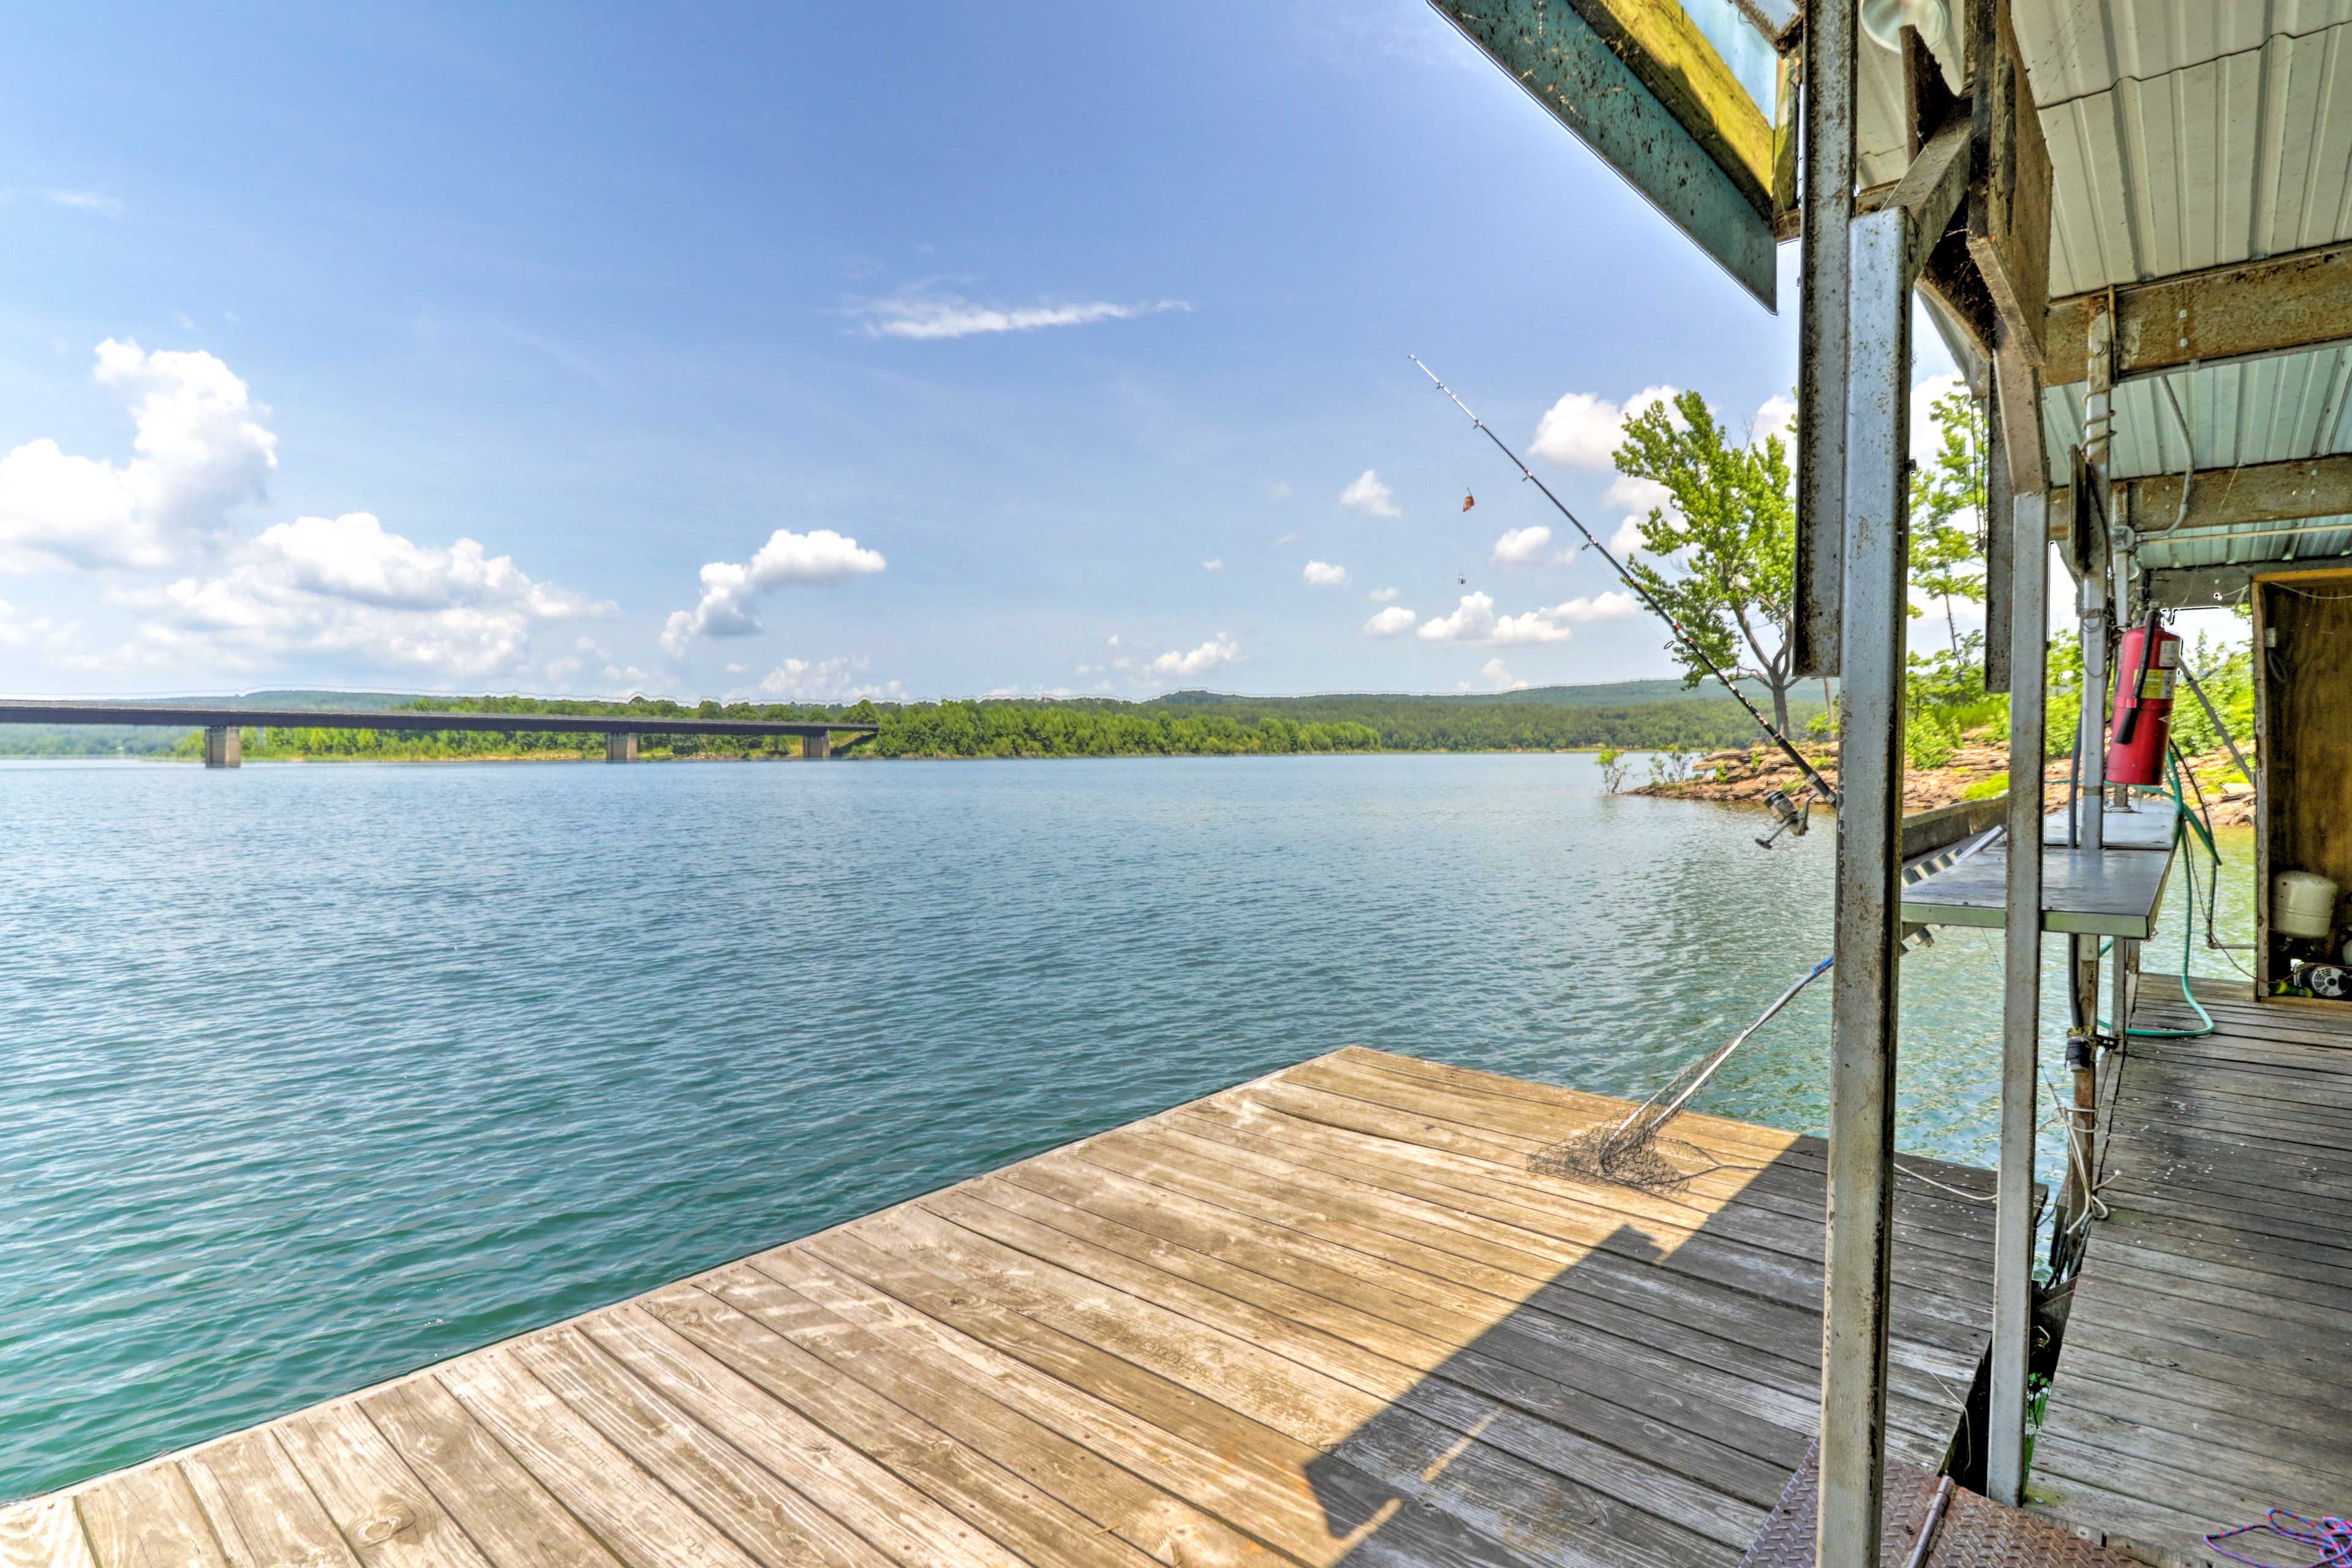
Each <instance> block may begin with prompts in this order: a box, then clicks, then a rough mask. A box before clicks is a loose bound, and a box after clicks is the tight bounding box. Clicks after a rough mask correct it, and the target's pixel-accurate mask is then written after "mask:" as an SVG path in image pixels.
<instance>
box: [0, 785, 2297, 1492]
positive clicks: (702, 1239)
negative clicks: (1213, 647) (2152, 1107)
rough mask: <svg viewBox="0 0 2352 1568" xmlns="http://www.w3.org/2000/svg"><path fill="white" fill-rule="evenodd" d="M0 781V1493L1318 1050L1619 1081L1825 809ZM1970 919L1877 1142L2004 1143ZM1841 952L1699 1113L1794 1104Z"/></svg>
mask: <svg viewBox="0 0 2352 1568" xmlns="http://www.w3.org/2000/svg"><path fill="white" fill-rule="evenodd" d="M1636 771H1637V775H1638V772H1639V770H1638V769H1637V770H1636ZM1816 820H1817V822H1824V823H1825V821H1826V819H1825V818H1822V817H1820V816H1817V817H1816ZM0 823H5V834H0V879H5V886H6V887H7V888H8V889H9V897H8V899H7V900H6V901H5V906H0V952H5V953H6V955H7V962H6V963H5V967H4V968H0V1020H5V1024H0V1068H5V1074H6V1081H7V1086H8V1087H7V1093H6V1099H5V1116H0V1499H5V1498H9V1497H15V1496H18V1495H22V1494H25V1493H28V1492H34V1491H39V1490H44V1489H48V1488H51V1487H55V1486H59V1485H63V1484H65V1483H67V1482H69V1481H72V1480H74V1479H78V1478H79V1477H82V1476H86V1475H89V1474H91V1473H94V1472H97V1471H100V1470H103V1469H108V1468H113V1467H116V1466H120V1465H123V1464H127V1463H131V1462H132V1461H135V1460H138V1459H141V1458H146V1457H147V1456H149V1455H152V1454H154V1453H157V1452H160V1451H163V1450H164V1449H167V1448H172V1447H178V1446H180V1445H183V1444H186V1443H190V1442H194V1441H195V1440H197V1439H199V1438H203V1437H206V1436H213V1435H215V1434H217V1433H220V1432H222V1431H225V1430H227V1429H229V1428H232V1427H235V1426H240V1425H243V1424H246V1423H248V1422H252V1421H256V1420H259V1419H262V1418H264V1417H267V1416H269V1415H276V1414H278V1413H281V1412H283V1411H286V1410H289V1409H291V1408H294V1407H297V1406H299V1405H306V1404H309V1403H311V1402H313V1401H316V1400H319V1399H321V1398H325V1397H327V1396H330V1395H332V1394H340V1393H343V1392H347V1391H349V1390H351V1389H353V1388H356V1387H359V1386H362V1385H363V1384H369V1383H372V1382H374V1381H376V1380H378V1379H381V1378H384V1377H387V1376H391V1375H394V1374H395V1373H401V1372H404V1371H406V1370H408V1369H410V1368H413V1367H415V1366H417V1365H419V1364H421V1363H426V1362H431V1361H434V1360H437V1359H439V1358H441V1357H444V1356H447V1355H450V1354H453V1353H455V1352H459V1351H463V1350H466V1349H468V1348H470V1347H472V1346H475V1345H478V1344H481V1343H483V1342H488V1341H490V1340H494V1339H498V1338H499V1337H501V1336H504V1335H508V1334H511V1333H514V1332H517V1331H521V1330H524V1329H528V1328H531V1327H533V1326H536V1325H538V1324H541V1323H545V1322H549V1321H554V1320H556V1319H559V1318H562V1317H565V1316H567V1315H570V1314H572V1313H576V1312H579V1311H583V1310H587V1309H589V1308H592V1307H594V1306H597V1305H599V1304H602V1303H604V1302H608V1301H611V1300H615V1299H617V1298H621V1297H625V1296H628V1295H631V1294H634V1293H635V1292H638V1291H641V1290H645V1289H650V1288H651V1287H653V1286H655V1285H657V1284H659V1283H662V1282H664V1281H666V1280H668V1279H675V1278H677V1277H678V1276H681V1275H684V1274H688V1273H690V1272H692V1271H695V1270H697V1269H700V1268H708V1267H710V1266H712V1265H715V1264H717V1263H719V1262H722V1261H724V1260H726V1259H729V1258H735V1257H739V1256H740V1255H742V1254H744V1253H747V1252H751V1251H754V1250H757V1249H759V1248H761V1247H767V1246H771V1245H772V1244H774V1243H777V1242H780V1241H782V1240H786V1239H788V1238H791V1237H795V1236H800V1235H803V1234H805V1233H807V1232H809V1231H812V1230H814V1229H817V1228H818V1227H820V1226H825V1225H829V1224H832V1223H834V1222H835V1221H838V1220H842V1219H845V1218H847V1217H850V1216H852V1215H858V1214H862V1213H865V1212H866V1211H868V1210H871V1209H874V1208H877V1207H879V1206H881V1205H886V1204H888V1203H891V1202H894V1201H896V1200H898V1199H900V1198H904V1197H907V1196H909V1195H911V1194H916V1193H919V1192H922V1191H925V1190H927V1189H929V1188H931V1187H935V1186H938V1185H940V1184H943V1183H947V1182H950V1181H954V1180H956V1179H959V1178H961V1177H964V1176H968V1175H971V1174H972V1173H976V1172H979V1171H982V1170H986V1169H988V1168H990V1167H992V1166H995V1165H999V1164H1002V1163H1005V1162H1007V1161H1011V1160H1015V1159H1019V1158H1021V1157H1023V1156H1024V1155H1027V1154H1032V1153H1034V1152H1038V1151H1040V1150H1043V1149H1045V1148H1048V1147H1051V1146H1052V1145H1055V1144H1057V1143H1061V1142H1066V1141H1068V1140H1070V1139H1073V1138H1077V1137H1080V1136H1083V1135H1085V1134H1087V1133H1091V1132H1096V1131H1101V1130H1102V1129H1104V1128H1108V1127H1110V1126H1113V1125H1115V1124H1117V1123H1119V1122H1123V1121H1129V1120H1132V1119H1133V1118H1135V1117H1138V1116H1141V1115H1144V1114H1146V1113H1148V1112H1150V1111H1154V1110H1160V1109H1161V1108H1162V1107H1165V1106H1167V1105H1170V1104H1172V1103H1174V1102H1176V1101H1180V1100H1187V1099H1190V1098H1192V1097H1194V1096H1197V1095H1201V1094H1203V1093H1207V1092H1209V1091H1211V1090H1213V1089H1220V1088H1223V1087H1224V1086H1226V1085H1229V1084H1232V1083H1234V1082H1237V1081H1239V1080H1241V1079H1247V1078H1251V1077H1254V1076H1255V1075H1258V1074H1261V1073H1265V1072H1269V1071H1272V1070H1274V1069H1276V1068H1281V1067H1284V1066H1286V1065H1288V1064H1290V1063H1292V1062H1296V1061H1298V1060H1300V1059H1302V1058H1306V1057H1309V1056H1314V1055H1317V1054H1319V1053H1321V1052H1323V1051H1327V1050H1330V1049H1333V1048H1335V1047H1339V1046H1342V1045H1347V1044H1363V1045H1370V1046H1375V1047H1382V1048H1385V1049H1390V1050H1397V1051H1407V1052H1412V1053H1414V1054H1417V1055H1422V1056H1427V1057H1433V1058H1442V1059H1444V1060H1449V1061H1455V1062H1461V1063H1465V1064H1467V1065H1470V1066H1474V1067H1479V1068H1490V1069H1493V1070H1496V1071H1499V1072H1507V1073H1515V1074H1520V1075H1523V1076H1527V1077H1530V1078H1538V1079H1552V1080H1555V1081H1558V1082H1561V1083H1570V1084H1575V1085H1577V1086H1579V1087H1582V1088H1588V1089H1598V1090H1604V1091H1609V1092H1613V1093H1622V1094H1630V1095H1636V1096H1638V1095H1641V1094H1643V1093H1646V1092H1648V1090H1649V1089H1651V1088H1652V1087H1654V1085H1655V1084H1656V1083H1657V1082H1659V1081H1660V1080H1662V1079H1664V1078H1666V1077H1668V1076H1670V1075H1671V1074H1672V1073H1673V1072H1674V1071H1675V1069H1676V1068H1679V1067H1681V1066H1682V1065H1683V1064H1684V1063H1685V1061H1687V1060H1688V1059H1689V1058H1691V1057H1692V1056H1694V1055H1696V1054H1697V1053H1699V1052H1700V1051H1702V1050H1704V1049H1706V1047H1709V1046H1711V1045H1713V1044H1716V1043H1719V1042H1720V1041H1721V1040H1723V1039H1725V1038H1727V1037H1729V1036H1730V1035H1731V1034H1732V1033H1734V1032H1736V1031H1737V1030H1738V1028H1739V1027H1741V1026H1743V1025H1744V1024H1745V1023H1747V1022H1748V1020H1749V1019H1751V1018H1752V1017H1753V1016H1755V1015H1756V1014H1757V1013H1758V1012H1759V1011H1760V1010H1761V1009H1762V1008H1763V1006H1764V1005H1766V1004H1767V1003H1768V1002H1769V1001H1770V999H1771V998H1772V997H1773V996H1775V995H1777V994H1779V992H1780V989H1781V988H1782V987H1783V986H1785V985H1786V984H1788V983H1789V982H1790V981H1791V980H1793V979H1795V978H1796V977H1797V976H1798V975H1799V974H1801V973H1803V972H1804V971H1805V970H1806V969H1808V968H1810V967H1811V965H1812V964H1813V963H1816V962H1817V961H1818V960H1819V959H1820V958H1822V956H1823V955H1824V954H1825V953H1826V952H1828V950H1829V942H1830V908H1829V889H1830V860H1831V850H1832V842H1831V836H1830V835H1829V834H1828V833H1826V832H1817V833H1816V834H1814V835H1813V836H1812V837H1809V838H1807V839H1804V840H1802V841H1800V842H1798V843H1795V844H1793V845H1788V846H1786V847H1781V848H1779V849H1775V850H1773V851H1772V852H1770V853H1769V854H1768V853H1765V852H1763V851H1761V850H1759V849H1757V848H1756V847H1754V846H1753V845H1752V844H1751V843H1750V842H1749V839H1750V837H1752V836H1753V835H1754V834H1756V833H1758V832H1760V831H1762V830H1763V827H1764V826H1765V825H1766V824H1765V819H1764V817H1763V816H1762V814H1761V813H1760V812H1757V811H1755V810H1752V809H1738V808H1731V807H1724V806H1709V805H1688V804H1681V803H1674V802H1662V801H1650V800H1641V799H1633V798H1624V797H1612V796H1610V795H1606V794H1605V793H1603V792H1602V791H1601V786H1600V782H1599V776H1598V773H1597V770H1596V769H1595V768H1594V767H1593V765H1592V763H1591V759H1590V758H1587V757H1580V756H1574V757H1571V756H1468V757H1448V756H1428V757H1423V756H1387V757H1364V758H1311V759H1308V758H1302V759H1266V758H1244V759H1234V760H1230V761H1210V760H1171V761H1120V762H1044V763H896V764H892V763H867V764H856V765H852V764H847V763H845V764H842V765H838V766H824V767H802V766H793V765H779V764H768V765H750V764H739V765H732V766H729V765H719V764H709V765H701V766H691V765H685V764H650V763H649V764H646V765H642V766H637V767H604V766H601V765H585V766H583V765H560V764H546V765H536V766H534V765H517V764H508V765H500V764H477V765H424V766H415V765H412V766H398V765H363V764H340V765H312V766H283V765H281V766H262V765H253V766H247V767H246V768H243V769H241V770H239V771H237V772H235V773H224V772H215V773H205V772H204V771H202V770H200V769H196V768H192V767H186V766H173V765H164V764H155V763H146V764H142V763H87V764H77V763H25V764H11V765H6V766H0ZM2249 845H2250V838H2249V837H2248V836H2244V835H2240V836H2237V837H2235V838H2233V839H2231V840H2229V841H2225V843H2224V846H2223V848H2224V853H2225V854H2230V855H2231V858H2232V861H2233V864H2232V865H2231V868H2230V870H2229V872H2228V873H2227V875H2228V877H2229V878H2230V879H2231V881H2232V883H2233V885H2232V886H2231V887H2230V888H2229V889H2227V890H2226V891H2225V895H2224V918H2223V922H2222V923H2223V928H2224V935H2225V936H2229V935H2230V934H2231V932H2232V931H2235V932H2237V933H2239V934H2238V936H2237V938H2236V939H2237V940H2243V936H2242V933H2243V931H2245V930H2246V929H2247V927H2248V925H2249V923H2250V920H2251V916H2250V912H2249V906H2248V905H2247V903H2246V901H2245V898H2244V895H2243V892H2242V890H2241V888H2240V886H2238V885H2236V884H2242V882H2243V880H2244V879H2245V878H2246V877H2247V875H2248V871H2247V866H2246V862H2247V860H2248V859H2250V858H2251V854H2250V849H2249V848H2247V846H2249ZM2233 851H2234V852H2233ZM2179 880H2180V879H2179V876H2178V875H2177V874H2176V876H2175V879H2174V899H2175V905H2176V907H2175V910H2174V912H2173V913H2172V914H2171V915H2170V916H2169V917H2168V920H2169V921H2170V923H2169V925H2168V931H2167V933H2165V934H2161V935H2159V937H2158V941H2157V942H2156V943H2155V944H2153V946H2152V949H2151V952H2150V960H2151V966H2152V967H2165V968H2169V967H2172V966H2173V964H2174V963H2176V962H2177V955H2178V953H2179V930H2180V926H2179V912H2178V900H2179ZM2052 951H2053V954H2054V952H2055V951H2056V949H2055V946H2054V945H2053V950H2052ZM2210 959H2211V961H2210V962H2208V955H2205V954H2203V953H2201V952H2200V969H2210V970H2217V971H2218V968H2219V956H2218V955H2210ZM1998 964H1999V946H1998V937H1997V935H1996V933H1991V932H1952V933H1948V934H1947V935H1945V936H1944V937H1943V938H1942V939H1941V940H1939V941H1938V942H1937V945H1936V946H1935V948H1934V949H1932V950H1931V951H1929V952H1925V953H1921V954H1916V955H1914V956H1913V957H1912V958H1910V959H1909V960H1907V961H1906V966H1905V976H1904V989H1905V1038H1904V1046H1903V1051H1904V1054H1903V1058H1902V1131H1903V1142H1904V1143H1905V1144H1906V1147H1908V1148H1911V1149H1915V1150H1917V1151H1921V1152H1932V1153H1937V1154H1941V1155H1945V1156H1948V1157H1950V1158H1954V1159H1958V1160H1966V1161H1971V1162H1976V1163H1989V1162H1990V1156H1991V1151H1992V1147H1993V1139H1994V1124H1993V1108H1994V1095H1993V1083H1994V1075H1995V1067H1996V1056H1997V1032H1998V1026H1999V1011H2000V987H1999V970H1998ZM2053 973H2054V971H2053ZM2052 989H2053V990H2054V987H2053V988H2052ZM2051 1000H2052V1001H2053V1003H2054V1002H2055V1001H2056V998H2055V997H2054V995H2053V997H2052V998H2051ZM1827 1002H1828V987H1827V984H1826V983H1823V984H1821V985H1817V986H1816V987H1814V988H1813V990H1812V991H1811V992H1809V993H1808V994H1806V996H1805V997H1803V998H1802V999H1801V1002H1800V1004H1799V1005H1797V1006H1795V1007H1792V1008H1791V1009H1790V1012H1788V1013H1787V1014H1784V1015H1783V1016H1782V1017H1781V1018H1780V1020H1778V1021H1776V1022H1775V1023H1774V1025H1773V1026H1771V1027H1770V1029H1769V1031H1768V1032H1767V1033H1766V1034H1764V1035H1762V1036H1760V1037H1759V1038H1758V1039H1757V1040H1756V1041H1755V1042H1754V1043H1753V1044H1751V1045H1750V1046H1749V1047H1748V1048H1747V1050H1745V1051H1744V1052H1743V1053H1742V1054H1741V1057H1739V1058H1734V1060H1733V1063H1732V1064H1731V1066H1729V1067H1728V1068H1727V1069H1726V1070H1725V1072H1724V1074H1723V1075H1722V1077H1721V1079H1719V1081H1718V1083H1717V1086H1715V1087H1714V1088H1712V1089H1710V1091H1709V1092H1708V1094H1707V1096H1706V1100H1705V1101H1704V1105H1705V1108H1706V1109H1708V1110H1716V1111H1719V1112H1722V1113H1725V1114H1727V1115H1733V1116H1739V1117H1745V1118H1748V1119H1750V1120H1753V1121H1764V1122H1769V1123H1771V1124H1774V1125H1777V1126H1781V1127H1787V1128H1791V1129H1799V1130H1807V1131H1820V1130H1821V1129H1822V1125H1823V1121H1824V1119H1825V1110H1826V1089H1825V1083H1824V1071H1825V1058H1826V1042H1827V1022H1826V1020H1827ZM2052 1025H2053V1029H2056V1030H2063V1006H2060V1005H2053V1008H2052ZM2052 1038H2055V1036H2054V1035H2053V1037H2052ZM2056 1058H2057V1053H2056V1050H2055V1048H2054V1047H2050V1048H2049V1049H2048V1051H2047V1055H2046V1058H2045V1059H2046V1060H2047V1061H2048V1063H2049V1068H2048V1070H2049V1071H2050V1072H2052V1073H2053V1074H2054V1073H2055V1072H2056V1071H2057V1070H2058V1065H2059V1064H2058V1062H2057V1059H2056ZM2047 1147H2048V1146H2047V1145H2046V1148H2047ZM2043 1169H2044V1170H2045V1172H2047V1173H2049V1174H2050V1179H2052V1180H2053V1181H2054V1180H2055V1175H2056V1172H2057V1169H2058V1166H2057V1162H2056V1160H2055V1158H2054V1157H2053V1156H2052V1155H2050V1154H2049V1153H2047V1152H2045V1156H2044V1165H2043Z"/></svg>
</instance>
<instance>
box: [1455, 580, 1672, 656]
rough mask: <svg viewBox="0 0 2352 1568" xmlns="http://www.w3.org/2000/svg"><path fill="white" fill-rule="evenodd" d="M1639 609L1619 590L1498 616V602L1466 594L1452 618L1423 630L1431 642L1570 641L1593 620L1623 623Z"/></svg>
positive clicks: (1630, 597) (1631, 597) (1509, 642)
mask: <svg viewBox="0 0 2352 1568" xmlns="http://www.w3.org/2000/svg"><path fill="white" fill-rule="evenodd" d="M1638 608H1639V606H1638V605H1636V604H1635V602H1634V599H1633V595H1631V594H1628V593H1623V592H1621V591H1617V590H1613V589H1612V591H1610V592H1608V593H1605V594H1601V595H1597V596H1595V597H1592V598H1583V597H1579V598H1574V599H1570V600H1567V601H1565V602H1564V603H1561V604H1558V605H1551V606H1549V608H1544V609H1535V610H1529V611H1528V612H1527V613H1525V614H1524V615H1517V616H1497V615H1496V614H1495V601H1494V599H1493V598H1492V597H1490V596H1489V595H1486V594H1465V595H1462V602H1461V603H1460V604H1459V605H1456V606H1455V607H1454V613H1453V614H1452V615H1450V616H1440V617H1438V618H1437V619H1435V620H1433V621H1430V622H1429V623H1428V624H1427V625H1425V626H1423V627H1422V628H1421V636H1422V637H1423V640H1425V641H1428V642H1466V643H1495V644H1498V645H1507V644H1514V643H1550V642H1567V641H1568V640H1569V639H1570V638H1571V637H1574V636H1575V635H1576V633H1575V631H1574V629H1573V628H1574V627H1576V626H1583V625H1588V624H1590V623H1591V622H1593V621H1612V620H1622V619H1623V618H1624V617H1626V616H1631V615H1633V614H1634V613H1635V612H1636V610H1637V609H1638Z"/></svg>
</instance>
